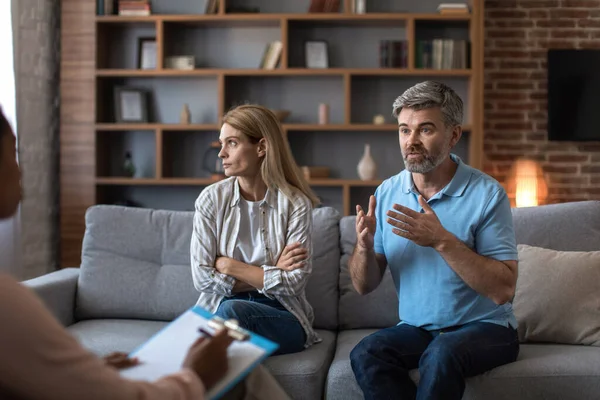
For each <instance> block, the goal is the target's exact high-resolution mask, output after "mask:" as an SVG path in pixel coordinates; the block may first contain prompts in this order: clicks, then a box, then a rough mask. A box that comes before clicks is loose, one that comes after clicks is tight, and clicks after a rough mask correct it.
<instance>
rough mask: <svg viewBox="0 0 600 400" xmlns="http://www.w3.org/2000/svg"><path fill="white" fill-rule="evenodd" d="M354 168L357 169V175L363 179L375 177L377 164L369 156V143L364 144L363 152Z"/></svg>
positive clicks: (368, 179) (367, 179)
mask: <svg viewBox="0 0 600 400" xmlns="http://www.w3.org/2000/svg"><path fill="white" fill-rule="evenodd" d="M356 170H357V171H358V177H359V178H360V179H361V180H363V181H370V180H373V179H377V164H375V160H374V159H373V157H371V145H370V144H368V143H367V144H365V152H364V153H363V156H362V158H361V159H360V161H359V162H358V166H357V168H356Z"/></svg>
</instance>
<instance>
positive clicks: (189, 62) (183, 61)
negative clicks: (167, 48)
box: [165, 56, 196, 70]
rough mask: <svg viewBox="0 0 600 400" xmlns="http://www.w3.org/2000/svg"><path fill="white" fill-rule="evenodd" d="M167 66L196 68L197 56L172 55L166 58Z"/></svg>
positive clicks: (184, 68)
mask: <svg viewBox="0 0 600 400" xmlns="http://www.w3.org/2000/svg"><path fill="white" fill-rule="evenodd" d="M165 68H167V69H180V70H191V69H194V68H196V57H194V56H171V57H167V58H165Z"/></svg>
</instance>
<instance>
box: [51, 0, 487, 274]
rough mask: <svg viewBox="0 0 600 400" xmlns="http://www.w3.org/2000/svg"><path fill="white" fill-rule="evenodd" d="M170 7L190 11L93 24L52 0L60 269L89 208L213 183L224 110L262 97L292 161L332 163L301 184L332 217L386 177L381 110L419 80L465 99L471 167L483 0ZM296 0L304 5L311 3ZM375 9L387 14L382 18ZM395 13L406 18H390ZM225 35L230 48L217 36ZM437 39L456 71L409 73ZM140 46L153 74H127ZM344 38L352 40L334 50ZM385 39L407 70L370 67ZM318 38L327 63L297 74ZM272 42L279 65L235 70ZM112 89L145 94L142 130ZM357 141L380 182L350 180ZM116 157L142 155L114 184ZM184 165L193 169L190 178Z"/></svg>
mask: <svg viewBox="0 0 600 400" xmlns="http://www.w3.org/2000/svg"><path fill="white" fill-rule="evenodd" d="M169 1H170V0H155V1H153V7H158V8H161V7H162V9H167V10H168V9H169V7H170V6H171V4H170V3H169ZM177 3H178V4H177V7H180V6H181V4H180V3H182V4H187V3H189V12H185V13H184V12H181V11H180V8H177V10H176V11H174V12H173V13H171V14H165V13H160V14H159V13H156V14H155V15H151V16H146V17H121V16H117V15H110V16H104V15H96V0H62V15H63V17H65V18H66V19H67V20H69V21H71V23H70V24H64V25H63V26H62V27H61V30H62V32H61V33H62V48H63V52H62V58H61V133H60V137H61V140H60V143H61V144H60V146H61V147H60V154H61V155H60V166H61V172H60V177H61V182H60V187H61V190H60V192H61V199H60V202H61V204H60V215H61V222H60V231H61V264H62V265H63V266H74V265H78V264H79V260H80V258H79V257H80V251H81V240H82V238H83V234H84V229H85V225H84V214H85V211H86V209H87V208H88V207H90V206H92V205H94V204H99V203H111V202H112V201H114V200H118V199H120V196H127V195H129V194H131V193H137V191H144V193H147V192H146V191H151V192H153V191H154V192H155V191H161V192H162V191H164V192H165V193H167V192H168V193H171V191H176V190H183V191H186V192H185V193H187V195H190V193H191V194H193V193H199V192H200V190H202V188H203V187H205V186H207V185H210V184H211V183H213V182H214V181H213V180H211V179H210V177H209V174H206V172H202V167H201V162H200V160H201V159H202V158H203V155H204V154H203V152H204V149H205V148H206V147H207V145H208V143H209V142H210V141H213V140H215V139H216V138H217V137H218V132H219V129H220V118H221V116H222V115H223V114H224V113H225V111H226V110H227V109H228V108H229V107H231V106H232V105H233V104H236V103H239V102H242V101H244V100H245V98H246V97H248V98H251V99H252V100H253V102H260V100H261V99H263V100H264V102H265V105H267V106H269V107H271V108H279V109H291V110H292V114H291V117H290V118H288V119H287V120H285V121H283V128H284V131H285V133H286V137H287V138H288V140H289V142H290V146H291V148H292V151H293V152H294V155H295V157H297V161H298V164H300V165H320V164H323V165H330V166H331V169H332V178H329V179H314V180H311V181H310V184H311V186H312V187H313V188H315V190H316V191H317V194H320V193H324V197H325V198H327V199H329V198H333V197H335V198H336V199H339V203H338V208H339V209H340V211H341V212H342V214H344V215H349V214H352V213H353V210H354V204H355V203H356V202H364V200H365V196H366V194H368V193H372V191H373V190H374V188H375V187H376V186H377V185H379V184H380V183H381V181H382V180H381V179H384V178H386V177H387V176H389V175H390V171H396V166H395V164H394V165H392V163H394V162H397V161H398V158H399V157H400V150H399V149H398V147H397V125H396V123H395V121H393V119H392V118H391V116H390V114H391V102H392V101H393V98H395V96H398V95H400V94H401V92H402V91H403V90H404V89H405V88H406V86H407V85H412V84H414V83H416V82H418V81H420V80H425V79H439V80H441V81H444V82H448V83H449V84H451V85H458V86H457V87H458V89H460V90H462V92H461V93H459V94H461V96H462V97H463V100H466V103H465V105H466V109H465V116H466V118H468V119H467V120H466V121H465V122H466V124H465V125H464V126H463V128H464V131H465V132H467V135H466V140H467V142H466V143H467V144H466V145H465V146H466V149H465V158H467V162H468V163H469V164H471V165H473V166H475V167H477V168H481V167H482V152H483V37H484V35H483V19H484V18H483V3H484V1H483V0H471V1H470V5H471V13H470V14H468V15H442V14H438V13H436V12H435V7H437V4H438V3H439V1H433V0H421V1H419V2H415V3H414V4H412V3H410V2H406V1H402V2H400V3H398V4H401V5H402V6H394V5H393V4H394V3H395V2H394V0H390V1H389V2H378V7H380V9H378V10H376V11H374V12H369V9H367V13H366V14H352V13H351V12H350V4H351V0H343V1H342V2H341V3H342V4H343V7H342V9H341V10H340V12H338V13H307V12H306V11H305V12H298V7H299V6H298V4H299V3H298V2H297V1H296V0H280V1H278V2H268V1H266V0H255V2H254V3H256V4H259V5H261V7H262V6H263V5H264V6H265V8H269V9H270V11H267V12H261V13H247V14H229V13H226V9H227V4H231V3H234V4H236V5H239V4H242V3H241V2H239V1H235V0H221V3H220V6H219V10H218V13H217V14H213V15H204V14H199V13H201V12H202V11H203V10H197V6H196V5H195V2H194V1H192V0H182V1H181V2H177ZM254 3H253V4H254ZM306 4H307V6H306V7H307V8H308V4H310V1H308V2H306ZM407 4H408V5H407ZM194 7H195V11H194ZM381 7H383V8H386V7H387V8H389V9H386V10H385V12H384V10H381ZM402 7H404V8H408V10H405V11H400V12H398V11H396V10H398V9H400V8H402ZM291 9H293V10H294V12H290V11H289V10H291ZM261 10H262V9H261ZM228 32H231V33H232V35H231V36H232V37H237V39H229V35H228ZM257 32H261V33H260V34H258V33H257ZM233 33H235V34H236V35H233ZM218 35H222V36H218ZM261 35H262V36H261ZM436 35H438V36H436ZM439 35H442V36H441V37H442V38H445V37H448V38H451V39H455V38H457V37H458V38H461V39H464V40H469V41H470V52H469V56H470V65H469V66H468V67H467V68H461V69H431V68H417V67H416V66H417V65H418V64H417V59H416V58H417V57H416V54H417V43H418V42H419V41H420V40H423V39H425V40H430V39H431V38H434V37H439ZM139 37H155V38H156V43H157V48H156V53H157V54H156V68H155V69H148V70H142V69H139V68H138V66H137V65H136V64H137V51H138V50H137V39H138V38H139ZM205 37H208V38H211V39H210V40H209V39H206V40H205V39H204V38H205ZM245 37H248V38H249V39H248V40H249V42H248V43H240V42H239V41H240V40H242V39H239V38H245ZM346 37H350V38H351V41H352V44H348V43H347V42H344V41H341V40H346V39H340V38H346ZM390 37H393V38H394V40H396V39H397V40H406V43H407V49H408V54H407V65H406V67H405V68H399V67H393V68H380V67H379V65H378V60H373V59H372V57H373V56H374V55H376V54H377V51H376V50H374V49H373V48H372V46H373V45H374V43H377V41H378V40H384V39H385V40H388V39H389V38H390ZM257 38H258V39H257ZM321 39H325V40H327V41H330V40H331V41H332V46H335V47H336V51H335V53H332V52H331V51H330V55H329V57H330V65H329V68H324V69H309V68H305V67H304V66H303V62H302V57H303V56H302V52H303V48H301V46H302V43H303V41H305V40H321ZM236 40H237V41H236ZM260 40H263V41H264V43H263V44H262V45H261V44H260V43H259V42H260ZM272 40H281V41H282V44H283V49H282V55H281V60H280V63H279V66H278V67H277V68H275V69H260V68H258V64H257V63H256V62H254V64H253V62H250V61H247V62H246V61H245V60H246V59H250V58H252V57H254V59H255V60H256V59H258V58H259V57H260V54H257V53H262V52H263V51H264V45H265V44H266V43H268V42H269V41H272ZM355 42H356V43H355ZM215 43H217V44H218V47H216V46H217V45H216V44H215ZM257 43H258V44H257ZM186 46H187V47H186ZM353 46H356V48H354V47H353ZM358 49H360V51H359V50H358ZM188 53H189V54H193V55H195V56H196V57H197V58H199V59H200V63H199V64H198V65H197V66H196V68H194V69H192V70H173V69H167V68H165V59H166V57H168V56H172V55H182V54H188ZM221 53H222V54H221ZM236 53H241V54H243V55H242V56H240V58H239V59H234V58H231V57H230V56H229V55H232V54H236ZM219 54H221V55H219ZM223 54H225V55H223ZM228 54H229V55H228ZM354 54H358V55H360V57H358V56H354ZM336 57H337V58H336ZM369 57H371V58H369ZM231 60H234V61H231ZM197 61H198V60H197ZM116 86H132V87H147V88H149V90H150V91H151V92H152V93H153V95H154V97H153V98H152V100H151V103H152V104H153V106H154V107H155V108H156V110H155V111H156V112H155V113H153V114H154V115H152V116H151V117H150V118H149V119H148V122H143V123H133V124H132V123H117V122H115V119H114V115H113V114H114V112H113V107H114V97H113V93H112V91H113V90H114V88H115V87H116ZM302 90H305V91H304V92H302ZM457 91H459V90H457ZM265 93H267V94H265ZM270 93H273V98H271V97H269V95H270ZM169 96H171V97H169ZM261 96H263V97H261ZM320 96H322V99H321V98H320ZM296 97H297V98H298V100H295V99H296ZM199 99H200V100H199ZM256 99H258V101H256ZM290 99H291V100H290ZM294 101H296V103H294ZM195 102H197V103H195ZM319 102H325V103H328V104H329V105H330V109H331V111H330V121H329V123H327V124H319V123H318V119H317V115H318V113H317V106H318V103H319ZM182 103H190V105H193V106H194V107H195V108H194V110H193V112H192V115H193V121H192V123H191V124H180V123H178V122H179V121H178V113H179V108H180V107H181V104H182ZM267 103H270V104H267ZM280 103H281V105H280ZM307 104H309V105H310V107H309V106H307ZM307 107H309V108H307ZM375 114H381V115H384V116H385V118H386V121H385V123H384V124H382V125H375V124H373V123H372V117H373V116H374V115H375ZM463 140H465V139H463ZM369 141H371V142H372V143H373V145H374V146H376V147H377V146H379V147H378V149H379V150H380V151H383V153H381V154H380V153H378V154H380V155H381V159H383V160H384V161H382V165H380V167H382V171H383V175H382V176H379V177H378V178H380V179H377V180H372V181H361V180H359V179H358V178H357V174H356V168H355V166H356V164H357V163H358V161H359V157H360V156H361V155H362V148H363V145H364V143H366V142H369ZM338 146H340V150H339V151H336V150H335V149H336V147H338ZM126 150H127V151H129V150H132V151H133V153H134V157H135V156H138V157H140V154H146V153H147V154H148V156H147V157H145V158H144V157H142V158H141V159H138V160H137V161H136V165H138V164H139V169H140V170H141V171H142V173H141V176H140V177H135V178H127V177H123V176H120V175H121V174H120V173H119V171H118V157H120V156H121V153H122V152H124V151H126ZM144 152H146V153H144ZM386 154H387V155H386ZM115 155H116V156H115ZM115 157H116V159H115ZM344 157H345V158H347V159H349V160H350V161H348V160H346V159H345V158H344ZM386 157H387V158H386ZM386 159H388V160H390V161H389V162H390V163H391V164H390V165H387V162H385V160H386ZM327 163H330V164H327ZM331 163H333V164H331ZM336 163H339V165H338V164H336ZM190 165H192V166H194V168H195V169H193V170H190ZM337 167H339V168H337ZM146 188H147V189H146ZM320 191H324V192H320ZM173 193H175V192H173ZM177 193H179V192H177ZM325 205H328V204H325ZM365 205H366V204H365ZM150 206H151V205H150Z"/></svg>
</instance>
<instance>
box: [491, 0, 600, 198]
mask: <svg viewBox="0 0 600 400" xmlns="http://www.w3.org/2000/svg"><path fill="white" fill-rule="evenodd" d="M485 8H486V11H485V35H486V37H485V91H484V93H485V96H484V97H485V118H484V121H485V140H484V148H485V159H486V162H485V166H484V169H485V171H486V172H487V173H489V174H490V175H492V176H494V177H495V178H496V179H498V180H499V181H500V182H504V181H505V178H506V174H507V172H508V170H509V169H510V167H511V163H512V161H513V160H515V159H516V158H518V157H520V156H528V157H532V158H536V159H538V160H539V161H540V162H541V165H542V167H543V169H544V171H545V172H546V173H547V178H548V181H549V182H548V184H549V188H548V189H549V199H548V202H549V203H558V202H565V201H577V200H586V199H600V142H586V143H581V142H579V143H575V142H548V140H547V130H546V129H547V100H546V98H547V91H546V86H547V82H546V79H547V73H546V51H547V49H550V48H569V49H571V48H600V0H486V1H485ZM599 129H600V127H599Z"/></svg>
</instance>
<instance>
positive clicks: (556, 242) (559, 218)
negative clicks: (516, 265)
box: [512, 200, 600, 251]
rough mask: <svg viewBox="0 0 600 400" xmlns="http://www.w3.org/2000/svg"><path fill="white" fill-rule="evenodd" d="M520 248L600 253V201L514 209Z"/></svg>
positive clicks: (516, 234) (514, 220)
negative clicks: (523, 246) (526, 245)
mask: <svg viewBox="0 0 600 400" xmlns="http://www.w3.org/2000/svg"><path fill="white" fill-rule="evenodd" d="M512 211H513V222H514V225H515V236H516V237H517V244H528V245H530V246H536V247H543V248H547V249H553V250H559V251H596V250H598V249H600V201H593V200H589V201H578V202H571V203H560V204H548V205H544V206H538V207H526V208H513V210H512Z"/></svg>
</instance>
